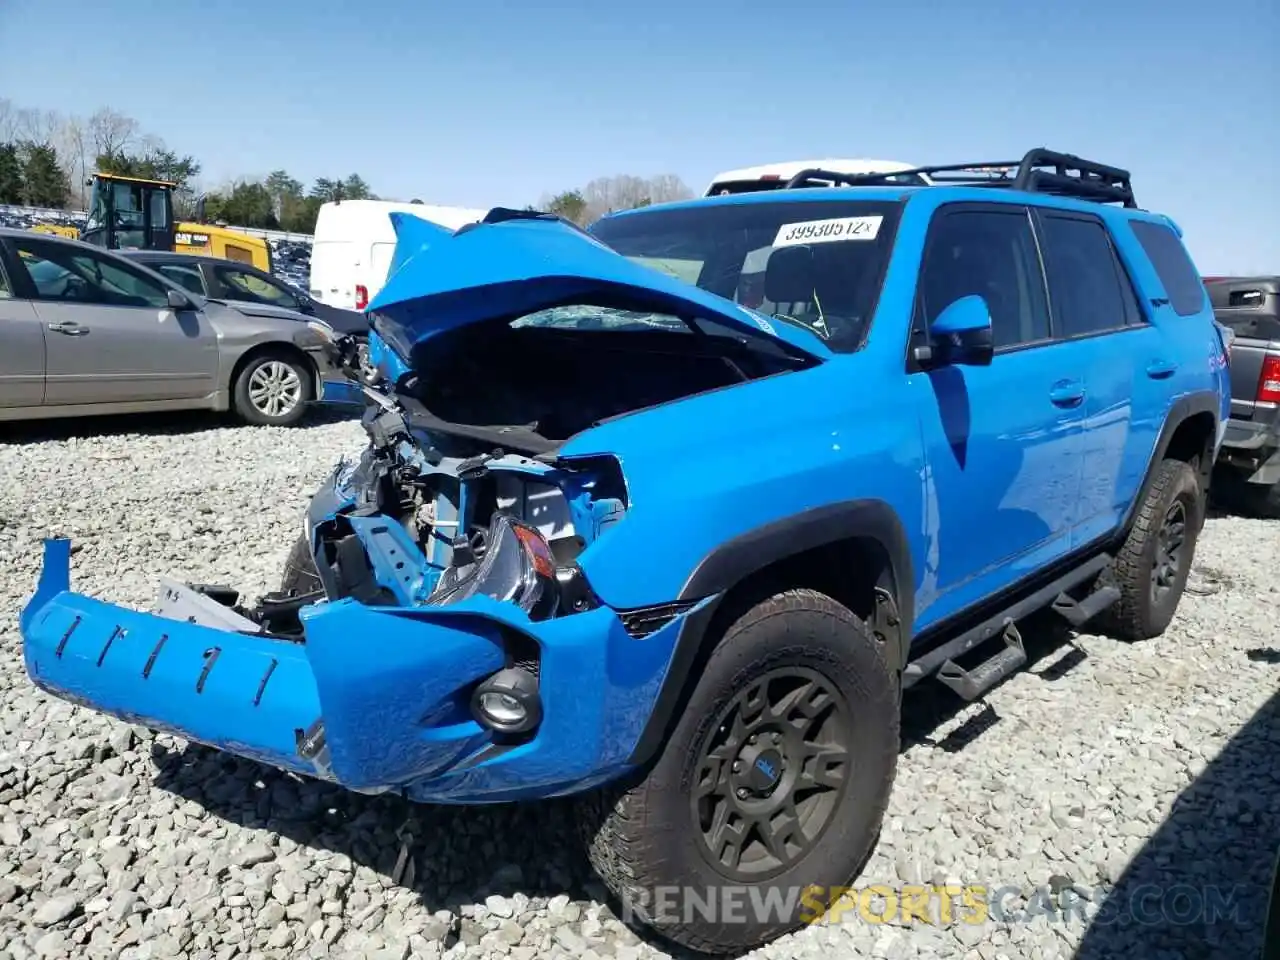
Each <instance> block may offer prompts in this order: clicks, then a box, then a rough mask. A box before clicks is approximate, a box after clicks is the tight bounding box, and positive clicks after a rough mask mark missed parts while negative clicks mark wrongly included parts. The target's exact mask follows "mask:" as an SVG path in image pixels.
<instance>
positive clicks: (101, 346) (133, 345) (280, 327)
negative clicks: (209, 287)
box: [0, 229, 363, 426]
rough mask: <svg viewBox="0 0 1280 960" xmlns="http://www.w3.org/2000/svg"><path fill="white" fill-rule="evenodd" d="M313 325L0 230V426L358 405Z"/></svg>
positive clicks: (275, 417) (99, 255)
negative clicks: (258, 312)
mask: <svg viewBox="0 0 1280 960" xmlns="http://www.w3.org/2000/svg"><path fill="white" fill-rule="evenodd" d="M309 319H310V318H308V317H306V316H303V315H302V314H296V315H291V314H288V313H287V312H285V311H281V315H279V316H254V315H249V314H247V313H244V312H242V311H239V310H237V309H235V307H234V306H232V305H230V304H227V303H224V302H222V301H217V300H206V299H205V298H203V297H200V296H198V295H196V294H194V293H191V292H190V291H185V290H183V289H182V288H181V287H179V286H178V285H177V284H175V283H173V282H172V281H170V280H169V279H167V278H165V277H163V276H161V275H159V274H157V273H155V272H153V271H151V270H149V269H147V268H146V267H143V266H141V265H139V264H137V263H133V262H130V261H129V260H128V259H126V258H125V257H122V256H118V255H117V254H114V253H111V252H110V251H107V250H103V249H102V248H100V247H95V246H90V245H89V244H84V243H80V242H79V241H75V240H65V239H62V238H59V237H52V236H47V235H42V234H37V233H32V232H29V231H24V230H12V229H0V420H28V419H41V418H50V417H78V416H86V415H91V414H112V413H141V412H145V411H151V410H181V409H208V410H232V411H234V412H235V413H236V414H238V415H239V416H240V417H241V418H242V419H244V420H245V421H247V422H249V423H257V424H271V425H278V426H283V425H289V424H293V423H296V422H297V421H298V420H299V419H300V418H301V417H302V415H303V414H304V412H305V411H306V408H307V406H308V405H309V404H310V403H313V402H322V403H352V404H360V403H362V402H363V396H362V394H361V393H360V391H359V388H358V387H357V386H356V385H355V384H354V383H352V382H351V381H350V380H349V379H348V378H347V377H346V375H345V374H343V373H342V372H341V371H339V370H338V369H336V368H335V366H334V365H333V363H332V362H331V361H330V360H329V358H328V356H327V354H326V351H325V343H326V338H325V337H324V336H323V335H322V334H321V333H318V332H317V331H316V330H315V329H313V328H312V327H311V326H309V325H308V321H309Z"/></svg>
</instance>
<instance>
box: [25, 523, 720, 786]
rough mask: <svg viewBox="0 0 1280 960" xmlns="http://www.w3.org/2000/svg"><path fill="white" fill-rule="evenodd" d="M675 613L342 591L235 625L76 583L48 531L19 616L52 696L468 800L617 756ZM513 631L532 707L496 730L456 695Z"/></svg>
mask: <svg viewBox="0 0 1280 960" xmlns="http://www.w3.org/2000/svg"><path fill="white" fill-rule="evenodd" d="M696 609H697V607H695V608H694V610H696ZM693 612H694V611H693V610H691V611H689V613H693ZM687 616H688V614H685V615H682V616H679V617H676V618H675V619H673V620H671V621H670V622H669V623H667V624H666V625H665V626H663V627H662V628H661V629H659V630H657V631H655V632H653V633H650V634H648V635H647V636H644V637H642V638H637V637H632V636H631V635H629V634H628V633H627V632H626V629H625V628H624V626H623V623H622V621H621V620H620V619H619V617H618V616H617V614H615V613H614V612H613V611H612V610H609V609H607V608H597V609H595V610H590V611H586V612H583V613H578V614H573V615H569V616H564V617H559V618H555V619H551V620H547V621H541V622H537V623H533V622H530V621H529V620H528V619H527V618H525V617H524V615H523V614H522V613H521V611H519V610H518V609H516V608H514V607H512V606H510V605H504V604H500V603H497V602H495V601H492V600H490V599H488V598H486V597H479V598H476V599H474V600H466V601H462V602H459V603H457V604H454V605H451V606H449V607H373V606H364V605H361V604H359V603H357V602H355V601H353V600H341V601H337V602H332V603H329V602H326V603H319V604H316V605H314V606H311V607H307V608H304V610H303V611H302V614H301V620H302V623H303V628H304V632H305V638H304V641H303V642H297V641H296V640H290V639H284V638H275V637H271V636H268V635H265V634H262V633H254V632H251V631H250V630H247V629H244V630H242V629H234V623H233V622H232V621H233V620H234V614H231V613H230V611H228V619H227V623H228V624H231V625H232V627H233V628H228V627H227V626H223V627H219V626H213V625H206V624H202V623H193V622H188V621H186V620H181V619H174V618H172V617H167V616H160V615H157V614H155V613H140V612H138V611H134V610H129V609H126V608H123V607H119V606H115V605H112V604H108V603H104V602H102V601H99V600H95V599H92V598H90V597H87V596H84V595H81V594H77V593H74V592H72V591H71V589H70V542H69V541H67V540H50V541H47V542H46V544H45V558H44V568H43V571H42V573H41V577H40V583H39V587H38V588H37V590H36V593H35V595H34V596H33V597H32V598H31V601H30V602H29V603H28V605H27V606H26V608H25V609H24V610H23V613H22V616H21V620H20V623H21V630H22V637H23V655H24V658H25V661H26V667H27V672H28V674H29V675H30V677H31V679H32V680H33V682H34V683H35V684H36V685H37V686H39V687H40V688H41V689H43V690H45V691H47V692H49V693H51V694H53V695H55V696H57V697H61V698H63V699H66V700H69V701H72V702H74V703H78V704H81V705H83V706H87V707H89V708H91V709H94V710H98V711H101V712H103V713H106V714H109V715H112V716H115V717H119V718H121V719H124V720H127V721H129V722H132V723H137V724H139V725H143V726H147V727H151V728H154V729H158V730H163V731H166V732H170V733H173V734H176V735H178V736H181V737H184V738H186V739H189V740H193V741H197V742H200V743H204V744H206V745H209V746H212V747H216V748H219V749H222V750H226V751H228V752H230V753H234V754H237V755H240V756H244V757H248V758H251V759H253V760H257V761H259V762H262V763H266V764H269V765H272V766H277V767H281V768H284V769H288V770H292V771H295V772H297V773H300V774H305V775H309V776H313V777H318V778H321V779H326V780H331V781H334V782H336V783H339V784H342V785H344V786H346V787H348V788H350V789H353V790H357V791H360V792H367V793H378V792H383V791H396V792H401V793H404V794H405V795H407V796H409V797H410V798H411V799H416V800H429V801H437V802H459V803H477V802H488V801H498V800H519V799H532V798H536V797H546V796H555V795H560V794H565V793H572V792H575V791H577V790H581V789H586V788H588V787H591V786H594V785H596V784H598V783H601V782H604V781H606V780H609V779H612V778H613V777H616V776H618V775H620V774H622V773H624V772H625V771H626V770H627V769H628V758H629V757H630V755H631V751H632V749H633V748H634V746H635V744H636V742H637V741H638V739H639V737H640V734H641V732H642V730H643V728H644V724H645V722H646V720H647V719H648V717H649V715H650V713H651V712H652V709H653V705H654V702H655V700H656V698H657V695H658V691H659V689H660V687H661V685H662V682H663V679H664V678H665V676H666V672H667V670H668V668H669V665H670V663H671V659H672V653H673V651H674V647H675V640H676V637H677V635H678V634H679V631H680V629H681V626H682V624H683V622H684V621H685V619H686V617H687ZM211 622H212V621H211ZM513 636H518V637H520V638H521V639H522V640H523V641H528V640H533V641H534V642H535V643H536V645H537V649H538V651H539V658H540V659H539V668H538V673H539V689H540V695H541V699H542V706H543V719H542V722H541V725H540V726H539V727H538V729H537V730H536V731H535V733H534V734H533V736H532V738H531V739H528V740H525V741H524V742H519V743H511V742H505V743H504V742H502V740H501V738H499V737H496V736H495V735H494V734H493V733H492V732H491V731H489V730H487V729H486V728H484V727H482V726H481V725H480V724H479V723H478V722H477V721H476V720H475V719H474V718H473V717H472V715H471V713H470V709H469V701H470V694H471V691H472V690H473V689H474V687H475V685H476V684H478V683H479V682H480V681H482V680H483V679H485V678H486V677H488V676H491V675H492V674H493V673H495V672H496V671H498V670H499V669H501V668H502V667H504V666H505V665H506V662H507V658H508V652H507V651H508V649H509V644H510V641H511V639H512V637H513ZM526 646H527V643H526Z"/></svg>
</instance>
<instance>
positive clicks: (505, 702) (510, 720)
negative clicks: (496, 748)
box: [471, 667, 542, 733]
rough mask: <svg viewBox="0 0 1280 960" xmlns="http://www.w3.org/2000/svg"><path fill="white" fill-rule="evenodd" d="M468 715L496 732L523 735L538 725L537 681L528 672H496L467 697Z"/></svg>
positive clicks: (508, 669)
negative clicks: (468, 700) (469, 698)
mask: <svg viewBox="0 0 1280 960" xmlns="http://www.w3.org/2000/svg"><path fill="white" fill-rule="evenodd" d="M471 712H472V713H473V714H474V715H475V718H476V720H477V722H479V723H480V724H481V725H482V726H486V727H488V728H489V729H490V730H495V731H497V732H498V733H524V732H526V731H528V730H532V729H533V728H534V727H536V726H537V725H538V724H539V723H541V722H542V700H541V698H539V696H538V681H537V679H536V678H535V677H534V676H533V674H531V673H530V672H529V671H528V670H521V669H520V668H518V667H508V668H507V669H505V670H499V671H498V672H497V673H495V674H494V675H493V676H492V677H490V678H489V679H488V680H485V681H484V682H483V683H481V684H480V686H478V687H476V690H475V693H473V694H472V695H471Z"/></svg>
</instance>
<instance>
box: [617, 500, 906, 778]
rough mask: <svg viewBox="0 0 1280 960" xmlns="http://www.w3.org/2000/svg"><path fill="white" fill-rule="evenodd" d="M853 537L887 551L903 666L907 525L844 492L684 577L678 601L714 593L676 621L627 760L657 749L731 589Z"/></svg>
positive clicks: (729, 543) (733, 545) (643, 758)
mask: <svg viewBox="0 0 1280 960" xmlns="http://www.w3.org/2000/svg"><path fill="white" fill-rule="evenodd" d="M854 538H863V539H870V540H874V541H876V542H877V543H878V544H879V545H880V546H881V547H882V548H883V549H884V551H885V554H886V555H887V556H888V559H889V573H890V576H891V577H892V578H893V589H894V593H895V596H894V602H895V604H896V606H897V608H898V617H899V621H900V626H899V629H898V635H899V640H900V648H901V649H900V650H899V651H897V652H898V658H897V660H898V664H897V665H898V668H899V669H901V667H902V666H905V663H906V655H907V650H908V648H909V647H910V644H911V635H912V632H913V631H912V624H913V622H914V618H915V575H914V571H913V568H912V562H911V548H910V546H909V544H908V541H907V534H906V530H905V529H904V527H903V525H902V521H901V520H900V519H899V518H898V515H897V514H896V513H895V512H894V509H893V508H892V507H891V506H890V505H889V504H887V503H885V502H884V501H883V500H846V501H841V502H839V503H832V504H826V505H823V506H821V507H814V508H813V509H810V510H805V511H803V512H801V513H798V514H794V515H792V516H790V517H784V518H783V519H781V520H775V521H773V522H771V523H767V524H764V525H763V526H760V527H757V528H755V529H753V530H748V531H747V532H745V533H741V534H739V535H738V536H736V537H734V538H733V539H731V540H726V541H725V542H724V543H722V544H720V545H719V546H717V547H716V548H715V549H713V550H712V551H711V552H710V553H708V554H707V555H706V556H705V557H703V558H702V560H701V561H700V562H699V563H698V565H697V567H695V568H694V570H693V572H692V573H691V574H690V575H689V578H688V579H687V580H686V581H685V584H684V586H683V587H682V588H681V590H680V593H679V596H678V597H677V600H678V601H680V602H684V603H692V602H696V601H701V600H705V599H706V598H708V597H710V598H712V600H711V602H709V603H705V604H703V605H701V606H699V607H698V608H697V609H696V610H694V611H693V612H692V613H690V614H689V615H688V616H687V617H686V619H685V621H684V623H683V624H682V625H681V627H680V633H679V635H678V636H677V637H676V641H675V647H674V649H673V651H672V654H671V663H670V665H669V666H668V668H667V674H666V676H665V677H664V679H663V681H662V687H661V689H660V690H659V691H658V695H657V697H656V698H655V699H654V705H653V709H652V711H651V712H650V714H649V718H648V720H647V721H646V723H645V727H644V730H643V731H642V732H641V734H640V737H639V738H638V739H637V740H636V745H635V747H634V748H633V749H632V752H631V756H630V758H629V760H628V762H629V763H630V764H632V765H641V764H644V763H646V762H647V761H648V760H650V759H651V758H652V757H653V756H654V755H655V754H656V753H657V752H658V750H659V749H661V747H662V744H663V742H664V741H665V740H666V737H667V734H668V731H669V730H670V728H671V726H672V724H673V723H674V721H675V718H676V714H677V711H678V709H679V708H680V705H681V702H682V700H683V699H684V697H685V695H686V693H687V692H688V689H689V684H688V680H689V678H690V675H691V673H692V671H693V669H694V665H695V663H696V662H697V658H698V655H699V654H700V653H701V652H702V651H703V649H704V646H705V641H706V638H707V630H708V628H709V627H710V625H711V622H712V620H713V618H714V616H715V613H716V610H717V609H718V608H719V605H720V601H721V600H722V599H723V597H724V595H725V594H726V593H727V592H728V591H729V590H731V589H732V588H733V587H734V586H735V585H737V584H739V583H741V582H742V581H743V580H745V579H746V578H747V577H749V576H751V575H752V574H754V573H757V572H759V571H761V570H763V569H764V568H766V567H768V566H770V565H772V564H774V563H777V562H778V561H780V560H785V559H787V558H788V557H792V556H795V555H797V554H800V553H804V552H806V551H808V550H812V549H814V548H816V547H824V546H828V545H830V544H834V543H839V542H840V541H843V540H851V539H854Z"/></svg>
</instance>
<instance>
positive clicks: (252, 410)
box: [232, 350, 315, 427]
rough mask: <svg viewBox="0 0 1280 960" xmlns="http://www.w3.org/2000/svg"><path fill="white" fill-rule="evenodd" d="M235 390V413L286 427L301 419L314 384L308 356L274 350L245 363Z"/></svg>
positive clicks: (269, 424) (260, 423) (311, 394)
mask: <svg viewBox="0 0 1280 960" xmlns="http://www.w3.org/2000/svg"><path fill="white" fill-rule="evenodd" d="M232 390H233V403H234V406H235V410H236V413H237V414H239V415H240V417H241V419H243V420H244V421H245V422H247V423H254V424H259V425H261V426H273V427H287V426H292V425H293V424H295V423H297V422H298V421H299V420H301V419H302V415H303V414H304V413H305V412H306V407H307V403H308V402H309V401H311V400H312V399H314V394H315V384H314V383H313V381H312V376H311V370H310V369H309V368H308V366H307V363H306V361H305V360H303V359H302V358H301V357H295V356H290V355H289V354H288V353H286V352H285V351H283V350H271V351H264V352H263V353H260V354H258V355H257V356H254V357H252V358H251V359H250V360H249V362H248V363H246V364H245V365H244V368H243V369H242V370H241V371H240V375H239V376H237V377H236V382H235V385H234V386H233V387H232Z"/></svg>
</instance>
